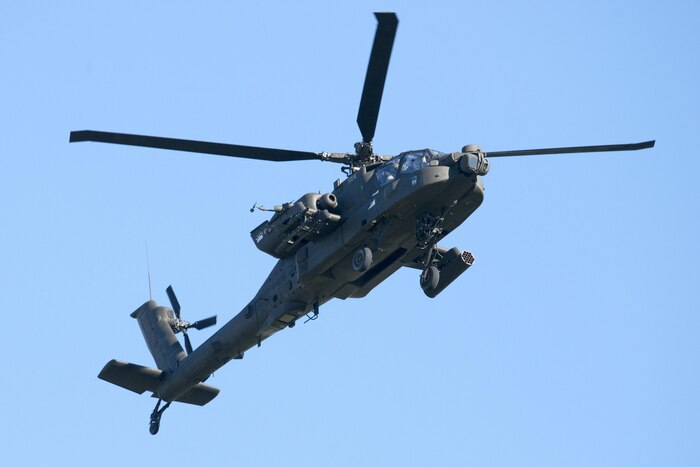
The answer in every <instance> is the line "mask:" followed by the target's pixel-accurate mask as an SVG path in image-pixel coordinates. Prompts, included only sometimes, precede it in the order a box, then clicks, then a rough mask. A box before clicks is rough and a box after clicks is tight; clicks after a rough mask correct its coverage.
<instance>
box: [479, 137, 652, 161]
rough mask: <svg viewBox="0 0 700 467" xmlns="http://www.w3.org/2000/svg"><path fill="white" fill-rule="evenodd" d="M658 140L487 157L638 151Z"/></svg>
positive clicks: (519, 152)
mask: <svg viewBox="0 0 700 467" xmlns="http://www.w3.org/2000/svg"><path fill="white" fill-rule="evenodd" d="M654 143H656V140H653V141H644V142H643V143H632V144H604V145H601V146H571V147H566V148H543V149H520V150H516V151H495V152H487V153H486V157H489V158H490V157H506V156H536V155H540V154H570V153H575V152H607V151H637V150H638V149H647V148H653V147H654Z"/></svg>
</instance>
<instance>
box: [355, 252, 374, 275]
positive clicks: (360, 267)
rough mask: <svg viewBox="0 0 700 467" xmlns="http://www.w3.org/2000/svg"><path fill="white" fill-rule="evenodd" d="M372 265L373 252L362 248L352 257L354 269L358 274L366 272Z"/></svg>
mask: <svg viewBox="0 0 700 467" xmlns="http://www.w3.org/2000/svg"><path fill="white" fill-rule="evenodd" d="M371 265H372V250H370V249H369V248H367V247H366V246H365V247H362V248H358V249H357V251H355V253H354V254H353V255H352V268H353V269H354V270H355V271H357V272H365V271H367V270H368V269H369V267H370V266H371Z"/></svg>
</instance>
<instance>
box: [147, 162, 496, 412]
mask: <svg viewBox="0 0 700 467" xmlns="http://www.w3.org/2000/svg"><path fill="white" fill-rule="evenodd" d="M468 156H473V154H464V153H452V154H445V153H439V152H437V151H432V150H421V151H410V152H407V153H403V154H401V155H399V156H397V157H394V158H391V159H390V160H388V161H385V162H384V163H382V164H377V165H375V166H374V167H360V168H359V169H358V170H357V171H355V172H354V173H352V175H350V176H349V177H348V178H346V179H345V180H343V181H342V182H341V181H337V182H336V183H335V189H334V190H333V192H332V193H330V196H329V195H323V196H322V195H320V194H318V193H309V194H306V195H304V196H302V197H301V198H300V199H299V200H298V201H297V202H295V203H288V204H285V205H283V206H278V207H277V208H276V211H277V212H275V214H274V215H273V216H272V219H270V220H269V221H265V222H263V223H262V224H261V225H260V226H259V227H257V228H256V229H254V230H253V231H252V232H251V237H252V239H253V241H254V242H255V244H256V245H257V246H258V247H259V248H261V250H263V251H265V252H266V253H269V254H272V255H273V256H275V257H278V258H279V261H278V262H277V264H276V265H275V267H274V268H273V270H272V272H271V273H270V275H269V276H268V277H267V279H266V280H265V282H264V284H263V285H262V287H261V288H260V290H259V291H258V293H257V294H256V295H255V297H254V298H253V299H252V300H251V301H250V303H249V304H248V305H247V306H246V307H245V308H244V309H243V310H242V311H241V312H240V313H238V314H237V315H236V316H235V317H234V318H233V319H232V320H231V321H229V322H228V323H227V324H226V325H224V326H223V327H222V328H221V329H220V330H219V331H217V332H216V333H215V334H214V335H212V336H211V337H210V338H209V339H208V340H207V341H206V342H204V343H203V344H202V345H201V346H199V347H198V348H197V349H195V350H194V352H193V353H192V354H190V355H189V356H188V357H187V358H186V359H183V360H182V361H181V362H180V365H179V366H178V368H177V371H173V372H171V373H170V374H169V375H167V376H166V377H165V378H164V380H163V383H162V384H161V387H160V389H159V395H160V397H162V398H164V399H165V400H173V399H175V398H177V397H178V396H179V395H180V394H179V392H180V391H184V390H186V389H187V388H189V387H191V386H192V385H193V384H196V383H197V382H201V381H204V380H205V379H206V378H207V377H208V376H209V375H210V374H211V373H212V372H214V371H215V370H216V369H217V368H219V367H221V366H222V365H224V364H225V363H226V362H228V361H229V360H231V359H234V358H242V356H243V353H244V352H245V351H246V350H248V349H249V348H251V347H253V346H255V345H258V344H259V343H260V342H262V340H264V339H266V338H267V337H269V336H270V335H272V334H274V333H275V332H277V331H280V330H282V329H284V328H285V327H292V326H294V324H295V321H296V320H297V319H299V318H300V317H302V316H304V315H306V314H308V313H311V312H313V311H314V310H316V311H317V310H318V307H319V306H320V305H322V304H323V303H325V302H327V301H328V300H330V299H332V298H341V299H346V298H359V297H364V296H365V295H367V294H368V293H369V292H370V291H371V290H372V289H373V288H374V287H376V286H377V285H379V284H380V283H381V282H382V281H383V280H384V279H386V278H387V277H389V276H390V275H391V274H393V273H394V272H396V271H397V270H398V269H399V268H401V267H402V266H408V267H412V268H416V269H421V270H424V269H425V268H426V267H429V266H430V264H429V263H430V262H434V263H435V264H437V265H439V256H440V253H445V252H447V251H448V250H446V249H444V248H436V247H435V245H436V243H437V242H438V241H439V240H440V239H442V238H444V237H445V235H447V234H448V233H449V232H451V231H452V230H454V229H455V228H456V227H457V226H459V225H460V224H461V223H462V222H464V220H465V219H467V218H468V217H469V216H470V215H471V214H472V213H473V212H474V211H475V210H476V209H477V208H478V207H479V205H480V204H481V202H482V200H483V193H484V190H483V185H482V182H481V178H480V177H479V176H478V175H477V173H475V172H474V171H475V170H478V168H476V167H474V168H470V167H468V166H467V164H466V163H462V164H460V162H461V161H462V159H464V158H466V157H468ZM329 198H330V201H329ZM332 201H335V203H334V202H332ZM365 249H368V250H369V251H370V256H371V264H370V265H369V267H368V268H367V269H366V270H361V269H362V268H356V267H353V256H354V255H355V253H356V252H357V251H358V250H360V251H366V250H365ZM434 251H435V252H437V254H431V253H432V252H434ZM470 264H471V263H469V265H470ZM467 267H468V265H467ZM358 269H360V270H358ZM464 269H466V267H464V268H462V269H461V270H460V271H459V273H461V272H463V270H464ZM459 273H458V274H459ZM458 274H457V275H458ZM455 277H456V276H455ZM455 277H451V278H450V277H446V278H445V279H446V280H450V282H451V280H454V278H455ZM426 294H428V295H429V296H431V294H430V293H429V291H428V290H426Z"/></svg>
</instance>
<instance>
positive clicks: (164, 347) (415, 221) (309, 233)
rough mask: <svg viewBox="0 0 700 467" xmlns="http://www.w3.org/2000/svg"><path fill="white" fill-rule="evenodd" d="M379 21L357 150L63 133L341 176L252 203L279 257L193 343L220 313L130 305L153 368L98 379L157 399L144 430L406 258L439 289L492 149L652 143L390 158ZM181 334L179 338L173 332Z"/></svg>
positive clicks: (264, 237) (255, 235)
mask: <svg viewBox="0 0 700 467" xmlns="http://www.w3.org/2000/svg"><path fill="white" fill-rule="evenodd" d="M375 17H376V19H377V29H376V33H375V37H374V43H373V45H372V50H371V53H370V59H369V64H368V67H367V73H366V76H365V82H364V87H363V91H362V97H361V100H360V105H359V110H358V115H357V124H358V127H359V130H360V133H361V136H362V140H361V141H359V142H357V143H355V145H354V152H351V153H328V152H319V153H317V152H307V151H295V150H288V149H273V148H263V147H253V146H241V145H233V144H223V143H213V142H204V141H193V140H183V139H174V138H163V137H156V136H144V135H136V134H125V133H111V132H103V131H92V130H84V131H73V132H71V134H70V142H81V141H93V142H102V143H112V144H121V145H130V146H142V147H149V148H158V149H170V150H176V151H186V152H193V153H205V154H213V155H221V156H230V157H239V158H247V159H257V160H263V161H273V162H289V161H301V160H320V161H326V162H333V163H338V164H341V165H342V167H341V170H342V172H343V173H344V174H345V178H344V179H338V180H336V181H335V183H334V185H333V190H332V191H331V192H328V193H325V194H321V193H320V192H319V193H307V194H305V195H303V196H301V197H300V198H299V199H298V200H297V201H295V202H289V203H284V204H281V205H278V206H274V207H272V208H265V207H262V206H258V205H257V203H256V204H254V205H253V207H252V208H251V211H255V210H256V209H257V210H261V211H269V212H272V216H271V218H270V219H269V220H265V221H264V222H262V223H261V224H260V225H259V226H257V227H256V228H254V229H253V230H252V231H251V234H250V235H251V239H252V240H253V243H254V244H255V246H256V247H257V248H258V249H259V250H260V251H262V252H264V253H267V254H269V255H271V256H273V257H274V258H277V259H278V261H277V263H276V265H275V266H274V268H273V269H272V271H271V272H270V274H269V275H268V277H267V279H266V280H265V282H264V283H263V285H262V286H261V287H260V289H259V291H258V292H257V294H256V295H255V296H254V297H253V299H252V300H251V301H250V302H249V303H248V304H247V305H246V306H245V307H244V308H243V309H242V310H241V311H240V312H239V313H238V314H236V315H235V316H234V317H233V318H232V319H231V320H230V321H228V322H227V323H226V324H225V325H224V326H223V327H221V328H220V329H219V330H217V331H216V332H215V333H214V334H213V335H212V336H211V337H209V339H207V340H206V341H205V342H204V343H203V344H201V345H200V346H199V347H197V348H196V349H195V348H193V347H192V344H191V341H190V338H189V335H188V334H187V331H188V329H192V328H194V329H204V328H207V327H210V326H213V325H215V324H216V316H212V317H210V318H206V319H203V320H199V321H196V322H194V323H189V322H187V321H184V320H183V319H182V318H181V307H180V304H179V302H178V299H177V297H176V295H175V292H174V290H173V288H172V287H171V286H170V287H168V288H167V290H166V292H167V295H168V298H169V301H170V305H171V307H170V308H169V307H165V306H159V305H158V304H157V303H156V302H155V301H153V300H149V301H147V302H146V303H144V304H143V305H141V306H140V307H139V308H138V309H137V310H135V311H134V312H133V313H131V316H132V317H133V318H135V319H136V320H137V321H138V324H139V326H140V328H141V331H142V334H143V336H144V339H145V341H146V344H147V346H148V349H149V351H150V352H151V354H152V356H153V358H154V360H155V363H156V366H157V368H149V367H145V366H141V365H137V364H133V363H128V362H124V361H120V360H111V361H110V362H108V363H107V364H106V365H105V366H104V368H103V369H102V371H101V372H100V373H99V375H98V377H99V378H101V379H103V380H105V381H108V382H110V383H113V384H115V385H118V386H120V387H122V388H125V389H128V390H131V391H133V392H136V393H138V394H143V393H144V392H151V393H152V395H153V397H154V398H156V399H157V403H156V406H155V408H154V409H153V411H152V413H151V416H150V422H149V431H150V433H151V434H153V435H155V434H156V433H158V431H159V427H160V422H161V417H162V414H163V412H164V411H165V410H166V409H167V408H168V407H169V406H170V405H171V404H172V403H173V402H183V403H188V404H195V405H200V406H203V405H206V404H207V403H209V402H210V401H211V400H213V399H214V398H215V397H216V396H217V395H218V394H219V389H217V388H214V387H212V386H210V385H207V384H205V381H206V380H207V379H208V378H209V376H210V375H211V374H212V373H213V372H214V371H216V370H217V369H219V368H221V367H222V366H223V365H225V364H226V363H227V362H229V361H231V360H235V359H242V358H243V356H244V354H245V352H247V351H248V350H249V349H251V348H253V347H255V346H258V347H259V346H260V345H261V343H262V341H263V340H265V339H267V338H268V337H270V336H272V335H273V334H275V333H276V332H278V331H281V330H283V329H285V328H293V327H294V326H295V324H296V323H297V321H298V320H299V319H303V318H304V317H306V318H307V320H313V319H316V318H317V317H318V316H319V309H320V307H321V306H322V305H323V304H325V303H326V302H328V301H329V300H331V299H333V298H339V299H348V298H362V297H365V296H366V295H367V294H368V293H370V292H371V291H372V290H373V289H374V288H375V287H377V286H378V285H379V284H381V283H382V282H383V281H384V280H385V279H387V278H388V277H389V276H391V275H392V274H393V273H395V272H396V271H398V270H399V269H400V268H402V267H408V268H413V269H416V270H418V271H419V274H418V279H419V281H418V282H419V285H420V287H421V289H422V290H423V292H424V293H425V295H426V296H428V297H430V298H434V297H436V296H437V295H438V294H440V293H441V292H442V291H443V290H445V288H447V287H448V286H449V285H450V284H452V283H453V282H454V281H455V280H456V279H457V278H458V277H459V276H460V275H462V274H463V273H464V272H465V271H466V270H467V269H469V268H470V267H471V266H472V265H473V263H474V256H473V255H472V253H470V252H468V251H464V250H461V249H459V248H456V247H453V248H446V247H444V246H442V245H440V244H439V242H441V241H442V240H443V239H444V238H445V237H446V236H447V235H448V234H449V233H451V232H452V231H454V230H455V229H456V228H457V227H459V226H460V225H461V224H462V223H463V222H464V221H465V220H466V219H467V218H468V217H469V216H470V215H471V214H472V213H474V212H475V211H476V210H477V209H478V208H479V206H480V205H481V203H482V201H483V199H484V185H483V176H485V175H486V174H487V173H488V172H489V159H490V158H493V157H514V156H530V155H541V154H568V153H589V152H608V151H633V150H640V149H645V148H652V147H653V146H654V144H655V141H645V142H642V143H632V144H611V145H598V146H575V147H559V148H541V149H526V150H510V151H496V152H491V151H484V150H482V149H481V148H480V147H479V146H477V145H473V144H469V145H466V146H464V147H462V148H461V149H460V150H459V151H455V152H441V151H437V150H434V149H418V150H409V151H405V152H402V153H400V154H398V155H394V156H388V155H379V154H377V153H375V151H374V147H373V145H372V141H373V139H374V135H375V129H376V125H377V118H378V115H379V108H380V104H381V99H382V94H383V91H384V83H385V80H386V75H387V71H388V67H389V60H390V57H391V52H392V48H393V44H394V39H395V36H396V31H397V28H398V18H397V16H396V14H395V13H390V12H385V13H375ZM178 333H182V334H183V336H184V343H185V348H184V349H183V347H182V345H181V344H180V342H179V341H178V339H177V334H178Z"/></svg>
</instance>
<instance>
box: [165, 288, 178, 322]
mask: <svg viewBox="0 0 700 467" xmlns="http://www.w3.org/2000/svg"><path fill="white" fill-rule="evenodd" d="M165 292H166V293H167V294H168V298H169V299H170V304H171V305H172V307H173V311H174V312H175V316H176V317H177V319H180V302H178V301H177V297H176V296H175V291H174V290H173V286H172V285H169V286H168V288H167V289H165Z"/></svg>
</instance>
